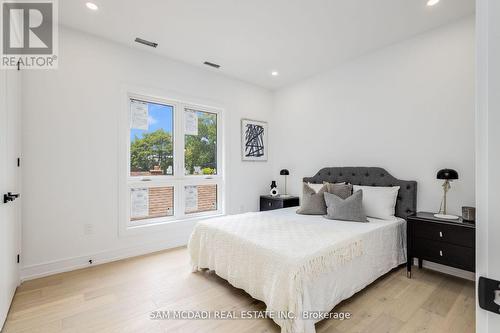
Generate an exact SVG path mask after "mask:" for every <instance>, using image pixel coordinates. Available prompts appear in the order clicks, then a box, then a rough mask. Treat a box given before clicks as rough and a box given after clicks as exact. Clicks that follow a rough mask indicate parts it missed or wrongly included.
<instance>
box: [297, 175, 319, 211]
mask: <svg viewBox="0 0 500 333" xmlns="http://www.w3.org/2000/svg"><path fill="white" fill-rule="evenodd" d="M325 192H326V185H323V186H322V187H321V189H320V190H319V191H318V192H316V191H315V190H314V189H313V188H312V187H311V186H309V185H308V184H307V183H303V185H302V200H301V204H300V208H299V209H298V210H297V214H304V215H325V214H326V204H325V197H324V195H323V193H325Z"/></svg>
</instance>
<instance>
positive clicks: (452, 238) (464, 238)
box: [413, 221, 475, 248]
mask: <svg viewBox="0 0 500 333" xmlns="http://www.w3.org/2000/svg"><path fill="white" fill-rule="evenodd" d="M413 227H414V234H415V237H417V238H425V239H430V240H435V241H443V242H446V243H450V244H455V245H460V246H466V247H469V248H474V247H475V234H474V229H472V228H462V227H460V226H451V225H446V224H441V223H432V222H431V223H428V222H422V221H416V222H414V223H413Z"/></svg>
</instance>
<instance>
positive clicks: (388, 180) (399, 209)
mask: <svg viewBox="0 0 500 333" xmlns="http://www.w3.org/2000/svg"><path fill="white" fill-rule="evenodd" d="M304 182H308V183H315V184H322V183H323V182H329V183H341V182H348V183H351V184H353V185H364V186H400V187H401V188H400V189H399V193H398V200H397V202H396V216H399V217H402V218H404V219H406V218H407V217H408V215H411V214H414V213H415V212H416V211H417V182H416V181H406V180H399V179H397V178H394V177H393V176H392V175H391V174H390V173H388V172H387V171H386V170H385V169H382V168H374V167H330V168H323V169H321V170H319V171H318V172H317V173H316V174H315V175H314V176H313V177H304Z"/></svg>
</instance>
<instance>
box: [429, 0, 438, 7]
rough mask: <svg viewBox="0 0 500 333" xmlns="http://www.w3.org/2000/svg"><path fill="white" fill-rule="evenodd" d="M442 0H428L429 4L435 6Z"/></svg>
mask: <svg viewBox="0 0 500 333" xmlns="http://www.w3.org/2000/svg"><path fill="white" fill-rule="evenodd" d="M439 1H440V0H429V1H427V6H429V7H430V6H434V5H437V4H438V2H439Z"/></svg>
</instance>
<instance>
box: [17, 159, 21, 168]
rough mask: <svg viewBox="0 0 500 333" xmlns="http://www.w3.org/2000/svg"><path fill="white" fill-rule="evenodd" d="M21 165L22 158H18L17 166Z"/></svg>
mask: <svg viewBox="0 0 500 333" xmlns="http://www.w3.org/2000/svg"><path fill="white" fill-rule="evenodd" d="M20 166H21V158H19V157H18V158H17V167H18V168H19V167H20Z"/></svg>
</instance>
